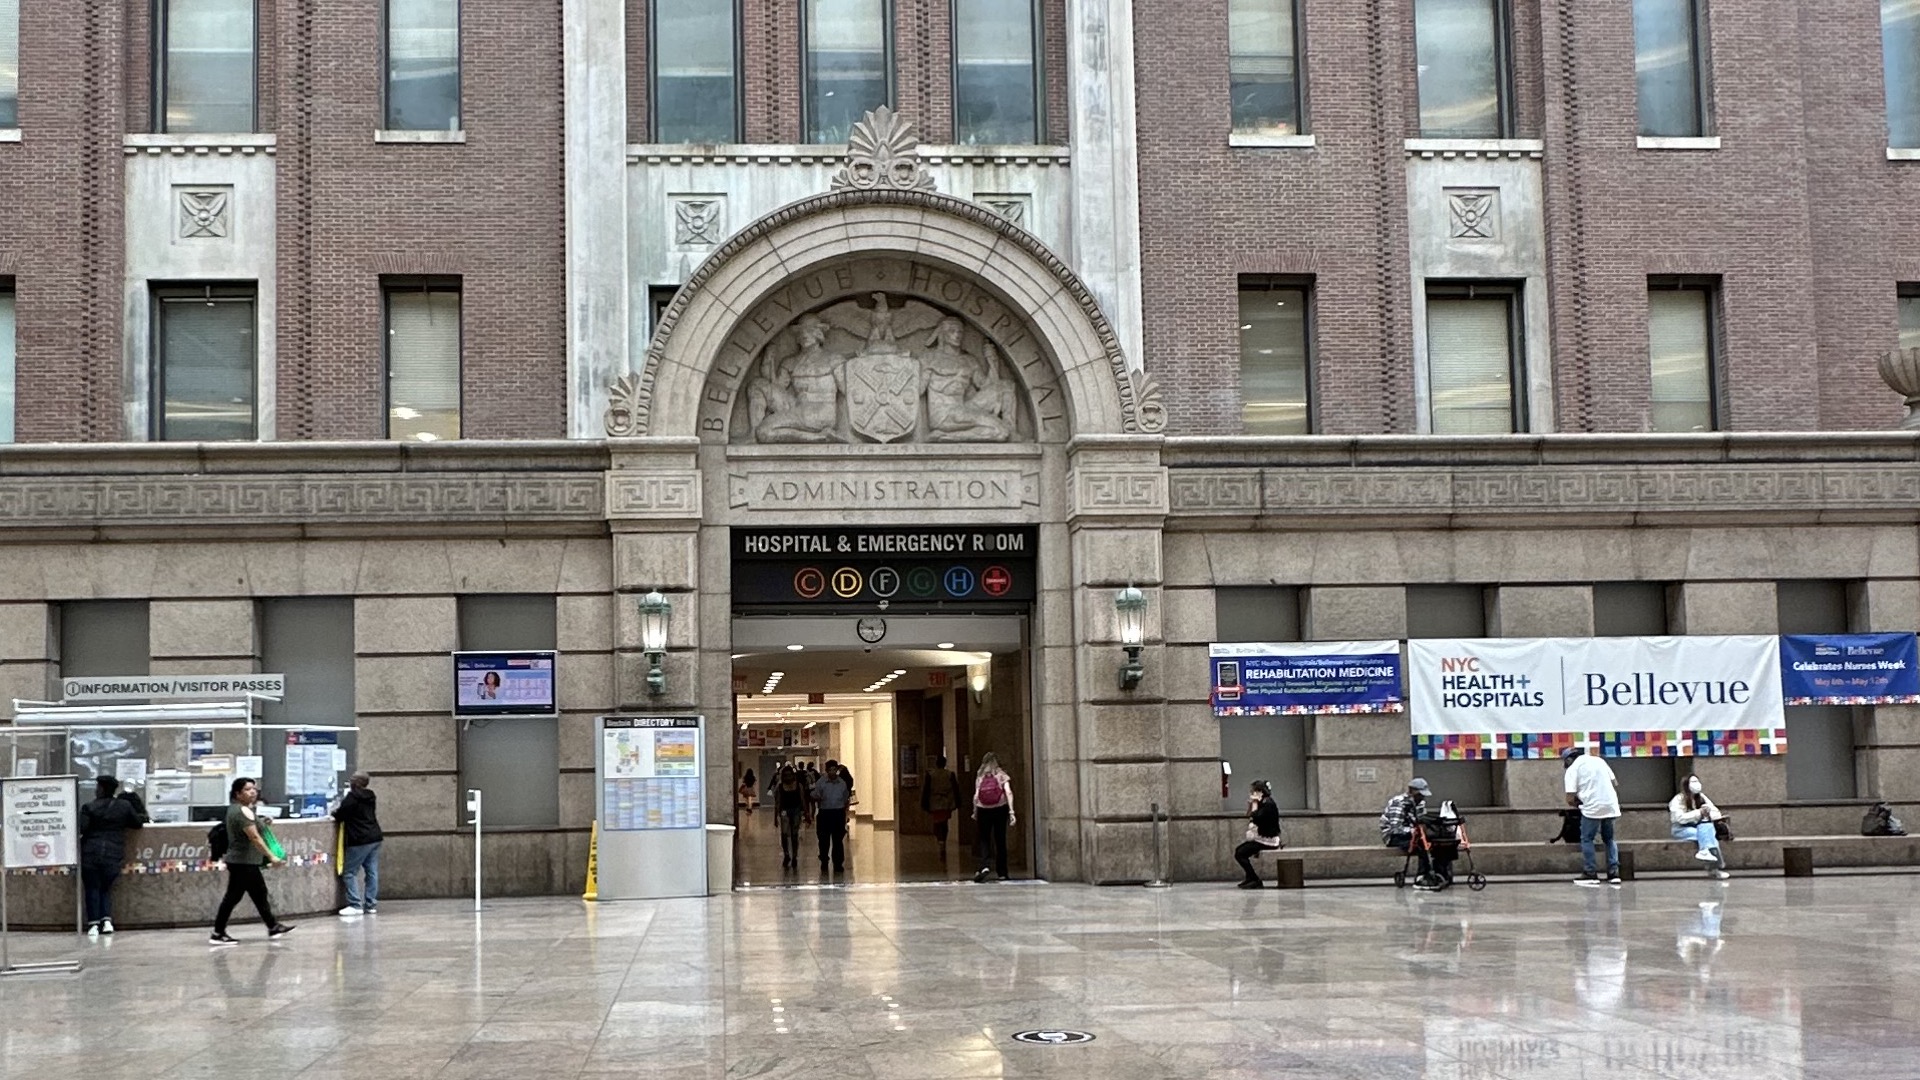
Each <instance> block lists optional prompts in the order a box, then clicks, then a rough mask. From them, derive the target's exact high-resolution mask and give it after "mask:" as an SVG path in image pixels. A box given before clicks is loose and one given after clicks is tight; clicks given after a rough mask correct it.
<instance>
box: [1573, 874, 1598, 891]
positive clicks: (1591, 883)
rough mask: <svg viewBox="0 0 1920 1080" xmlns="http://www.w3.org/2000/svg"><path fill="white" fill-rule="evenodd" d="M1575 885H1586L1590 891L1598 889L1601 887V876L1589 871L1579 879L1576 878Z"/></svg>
mask: <svg viewBox="0 0 1920 1080" xmlns="http://www.w3.org/2000/svg"><path fill="white" fill-rule="evenodd" d="M1573 883H1574V884H1575V885H1585V886H1586V887H1587V888H1589V889H1597V888H1599V887H1600V875H1598V874H1596V873H1594V872H1593V871H1591V870H1589V871H1587V872H1586V873H1584V874H1581V875H1580V876H1579V877H1577V878H1574V879H1573Z"/></svg>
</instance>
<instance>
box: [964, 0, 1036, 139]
mask: <svg viewBox="0 0 1920 1080" xmlns="http://www.w3.org/2000/svg"><path fill="white" fill-rule="evenodd" d="M1039 30H1040V20H1039V19H1037V18H1035V12H1034V0H953V125H954V137H955V139H956V140H957V141H959V142H961V143H965V144H967V145H970V146H972V145H978V144H981V143H1036V142H1039V141H1040V80H1039V65H1038V64H1037V63H1036V57H1037V56H1038V55H1039V47H1038V41H1039Z"/></svg>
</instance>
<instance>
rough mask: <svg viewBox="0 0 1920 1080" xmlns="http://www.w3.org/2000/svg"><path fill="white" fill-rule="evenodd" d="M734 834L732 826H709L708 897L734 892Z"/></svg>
mask: <svg viewBox="0 0 1920 1080" xmlns="http://www.w3.org/2000/svg"><path fill="white" fill-rule="evenodd" d="M733 833H734V828H733V826H731V825H709V826H707V895H708V896H724V895H726V894H727V893H730V892H732V891H733Z"/></svg>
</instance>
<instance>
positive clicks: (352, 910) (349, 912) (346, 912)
mask: <svg viewBox="0 0 1920 1080" xmlns="http://www.w3.org/2000/svg"><path fill="white" fill-rule="evenodd" d="M364 914H366V913H365V912H363V911H361V910H360V909H359V908H357V907H354V906H353V905H352V904H348V905H347V906H346V907H343V908H341V909H340V917H341V918H343V919H357V918H359V917H360V916H361V915H364Z"/></svg>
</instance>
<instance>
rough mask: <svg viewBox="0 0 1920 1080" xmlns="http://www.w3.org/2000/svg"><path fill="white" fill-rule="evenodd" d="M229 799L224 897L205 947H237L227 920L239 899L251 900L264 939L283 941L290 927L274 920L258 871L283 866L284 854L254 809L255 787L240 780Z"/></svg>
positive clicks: (257, 794)
mask: <svg viewBox="0 0 1920 1080" xmlns="http://www.w3.org/2000/svg"><path fill="white" fill-rule="evenodd" d="M228 797H229V798H230V799H231V800H232V801H231V802H230V803H229V804H228V805H227V855H226V864H227V894H226V895H225V896H223V897H221V898H220V910H219V911H218V912H217V913H216V914H215V915H214V918H213V934H212V936H210V937H208V938H207V943H208V944H209V945H238V944H239V942H238V941H236V940H235V939H233V938H231V937H228V936H227V919H228V918H229V917H230V916H232V915H233V909H234V908H235V907H236V906H238V905H239V903H240V898H241V897H242V896H247V897H251V898H252V899H253V906H254V908H255V909H256V910H258V911H259V912H260V921H261V922H263V923H265V924H266V927H267V936H268V937H270V938H277V937H282V936H284V935H286V934H289V933H291V932H292V931H293V927H292V926H289V925H288V924H286V923H283V922H280V921H278V920H276V919H275V918H274V917H273V905H272V904H271V903H270V902H269V901H268V899H267V879H266V877H265V876H264V875H263V874H262V873H261V870H262V868H263V867H267V866H279V865H281V864H283V863H285V862H286V861H287V853H286V852H285V851H284V850H282V849H281V847H280V841H279V840H277V839H275V837H274V835H273V828H272V827H271V826H269V825H268V824H267V819H266V817H265V816H263V815H261V814H260V813H258V812H257V811H256V810H255V808H254V804H256V803H258V802H259V801H260V787H259V785H258V784H255V783H254V782H253V780H252V779H251V778H249V777H245V776H242V777H240V778H239V779H237V780H235V781H234V782H233V786H232V787H231V788H230V789H229V791H228Z"/></svg>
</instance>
